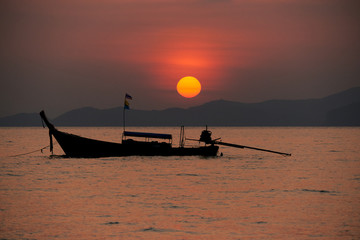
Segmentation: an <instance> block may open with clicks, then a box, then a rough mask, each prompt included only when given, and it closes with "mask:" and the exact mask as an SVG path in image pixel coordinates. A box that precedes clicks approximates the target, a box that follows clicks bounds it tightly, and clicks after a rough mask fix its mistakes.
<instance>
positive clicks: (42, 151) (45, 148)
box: [8, 145, 50, 157]
mask: <svg viewBox="0 0 360 240" xmlns="http://www.w3.org/2000/svg"><path fill="white" fill-rule="evenodd" d="M48 147H50V145H47V146H46V147H43V148H40V149H37V150H35V151H31V152H27V153H21V154H17V155H12V156H8V157H18V156H22V155H28V154H31V153H34V152H38V151H41V152H43V151H42V150H44V149H46V148H48Z"/></svg>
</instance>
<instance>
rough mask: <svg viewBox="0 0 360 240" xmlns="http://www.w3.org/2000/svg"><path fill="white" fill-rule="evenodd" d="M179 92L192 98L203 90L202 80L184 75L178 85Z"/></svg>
mask: <svg viewBox="0 0 360 240" xmlns="http://www.w3.org/2000/svg"><path fill="white" fill-rule="evenodd" d="M176 90H177V91H178V93H179V94H180V95H181V96H183V97H186V98H192V97H195V96H196V95H198V94H199V93H200V91H201V84H200V82H199V81H198V80H197V79H196V78H194V77H190V76H187V77H183V78H182V79H180V81H179V82H178V84H177V86H176Z"/></svg>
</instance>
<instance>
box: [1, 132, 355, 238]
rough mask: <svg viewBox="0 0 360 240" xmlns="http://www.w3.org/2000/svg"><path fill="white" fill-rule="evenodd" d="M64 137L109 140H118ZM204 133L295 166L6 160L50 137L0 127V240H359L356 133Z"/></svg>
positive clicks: (248, 159)
mask: <svg viewBox="0 0 360 240" xmlns="http://www.w3.org/2000/svg"><path fill="white" fill-rule="evenodd" d="M60 129H62V130H65V131H68V132H72V133H76V134H80V135H82V136H87V137H93V138H97V139H103V140H110V141H119V140H120V138H121V131H122V129H121V128H60ZM130 129H131V128H129V130H130ZM131 130H140V131H143V130H144V131H152V132H162V133H172V134H173V135H174V137H175V136H176V137H178V135H179V132H180V129H178V128H142V129H135V128H133V129H131ZM201 130H202V129H201V128H187V129H185V131H186V136H187V137H189V138H198V136H199V134H200V131H201ZM210 130H212V132H213V137H222V139H223V141H226V142H232V143H238V144H243V145H249V146H255V147H263V148H268V149H272V150H278V151H283V152H291V153H292V154H293V156H291V157H283V156H281V155H276V154H271V153H264V152H259V151H253V150H243V149H233V148H228V147H221V149H220V151H221V152H222V153H223V154H224V156H223V157H213V158H202V157H116V158H115V157H114V158H100V159H67V158H60V157H49V155H50V154H49V150H48V149H46V150H44V153H41V152H40V151H36V152H34V153H32V154H29V155H21V156H17V157H9V156H11V155H17V154H20V153H26V152H31V151H34V150H37V149H40V148H42V147H44V146H47V145H48V144H49V139H48V131H47V130H46V129H42V128H0V194H1V195H0V221H1V222H0V239H360V128H211V129H210ZM177 144H178V139H176V138H175V139H174V145H177ZM193 144H194V143H193ZM195 144H196V143H195ZM54 147H55V149H54V154H56V155H61V154H63V153H62V151H61V149H60V148H59V146H58V145H55V146H54Z"/></svg>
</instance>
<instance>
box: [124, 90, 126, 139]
mask: <svg viewBox="0 0 360 240" xmlns="http://www.w3.org/2000/svg"><path fill="white" fill-rule="evenodd" d="M125 101H126V95H125V97H124V108H123V129H124V132H125Z"/></svg>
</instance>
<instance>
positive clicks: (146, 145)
mask: <svg viewBox="0 0 360 240" xmlns="http://www.w3.org/2000/svg"><path fill="white" fill-rule="evenodd" d="M51 135H53V136H54V137H55V139H56V141H57V142H58V143H59V145H60V146H61V148H62V149H63V151H64V152H65V154H66V156H68V157H86V158H90V157H96V158H97V157H115V156H133V155H138V156H196V155H198V156H216V155H217V152H218V149H219V147H218V146H214V145H209V146H202V147H178V148H174V147H172V146H171V144H168V143H165V142H141V141H134V140H131V139H129V140H124V141H123V143H114V142H106V141H100V140H95V139H90V138H84V137H80V136H77V135H73V134H69V133H65V132H61V131H58V130H56V129H53V130H52V131H51Z"/></svg>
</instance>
